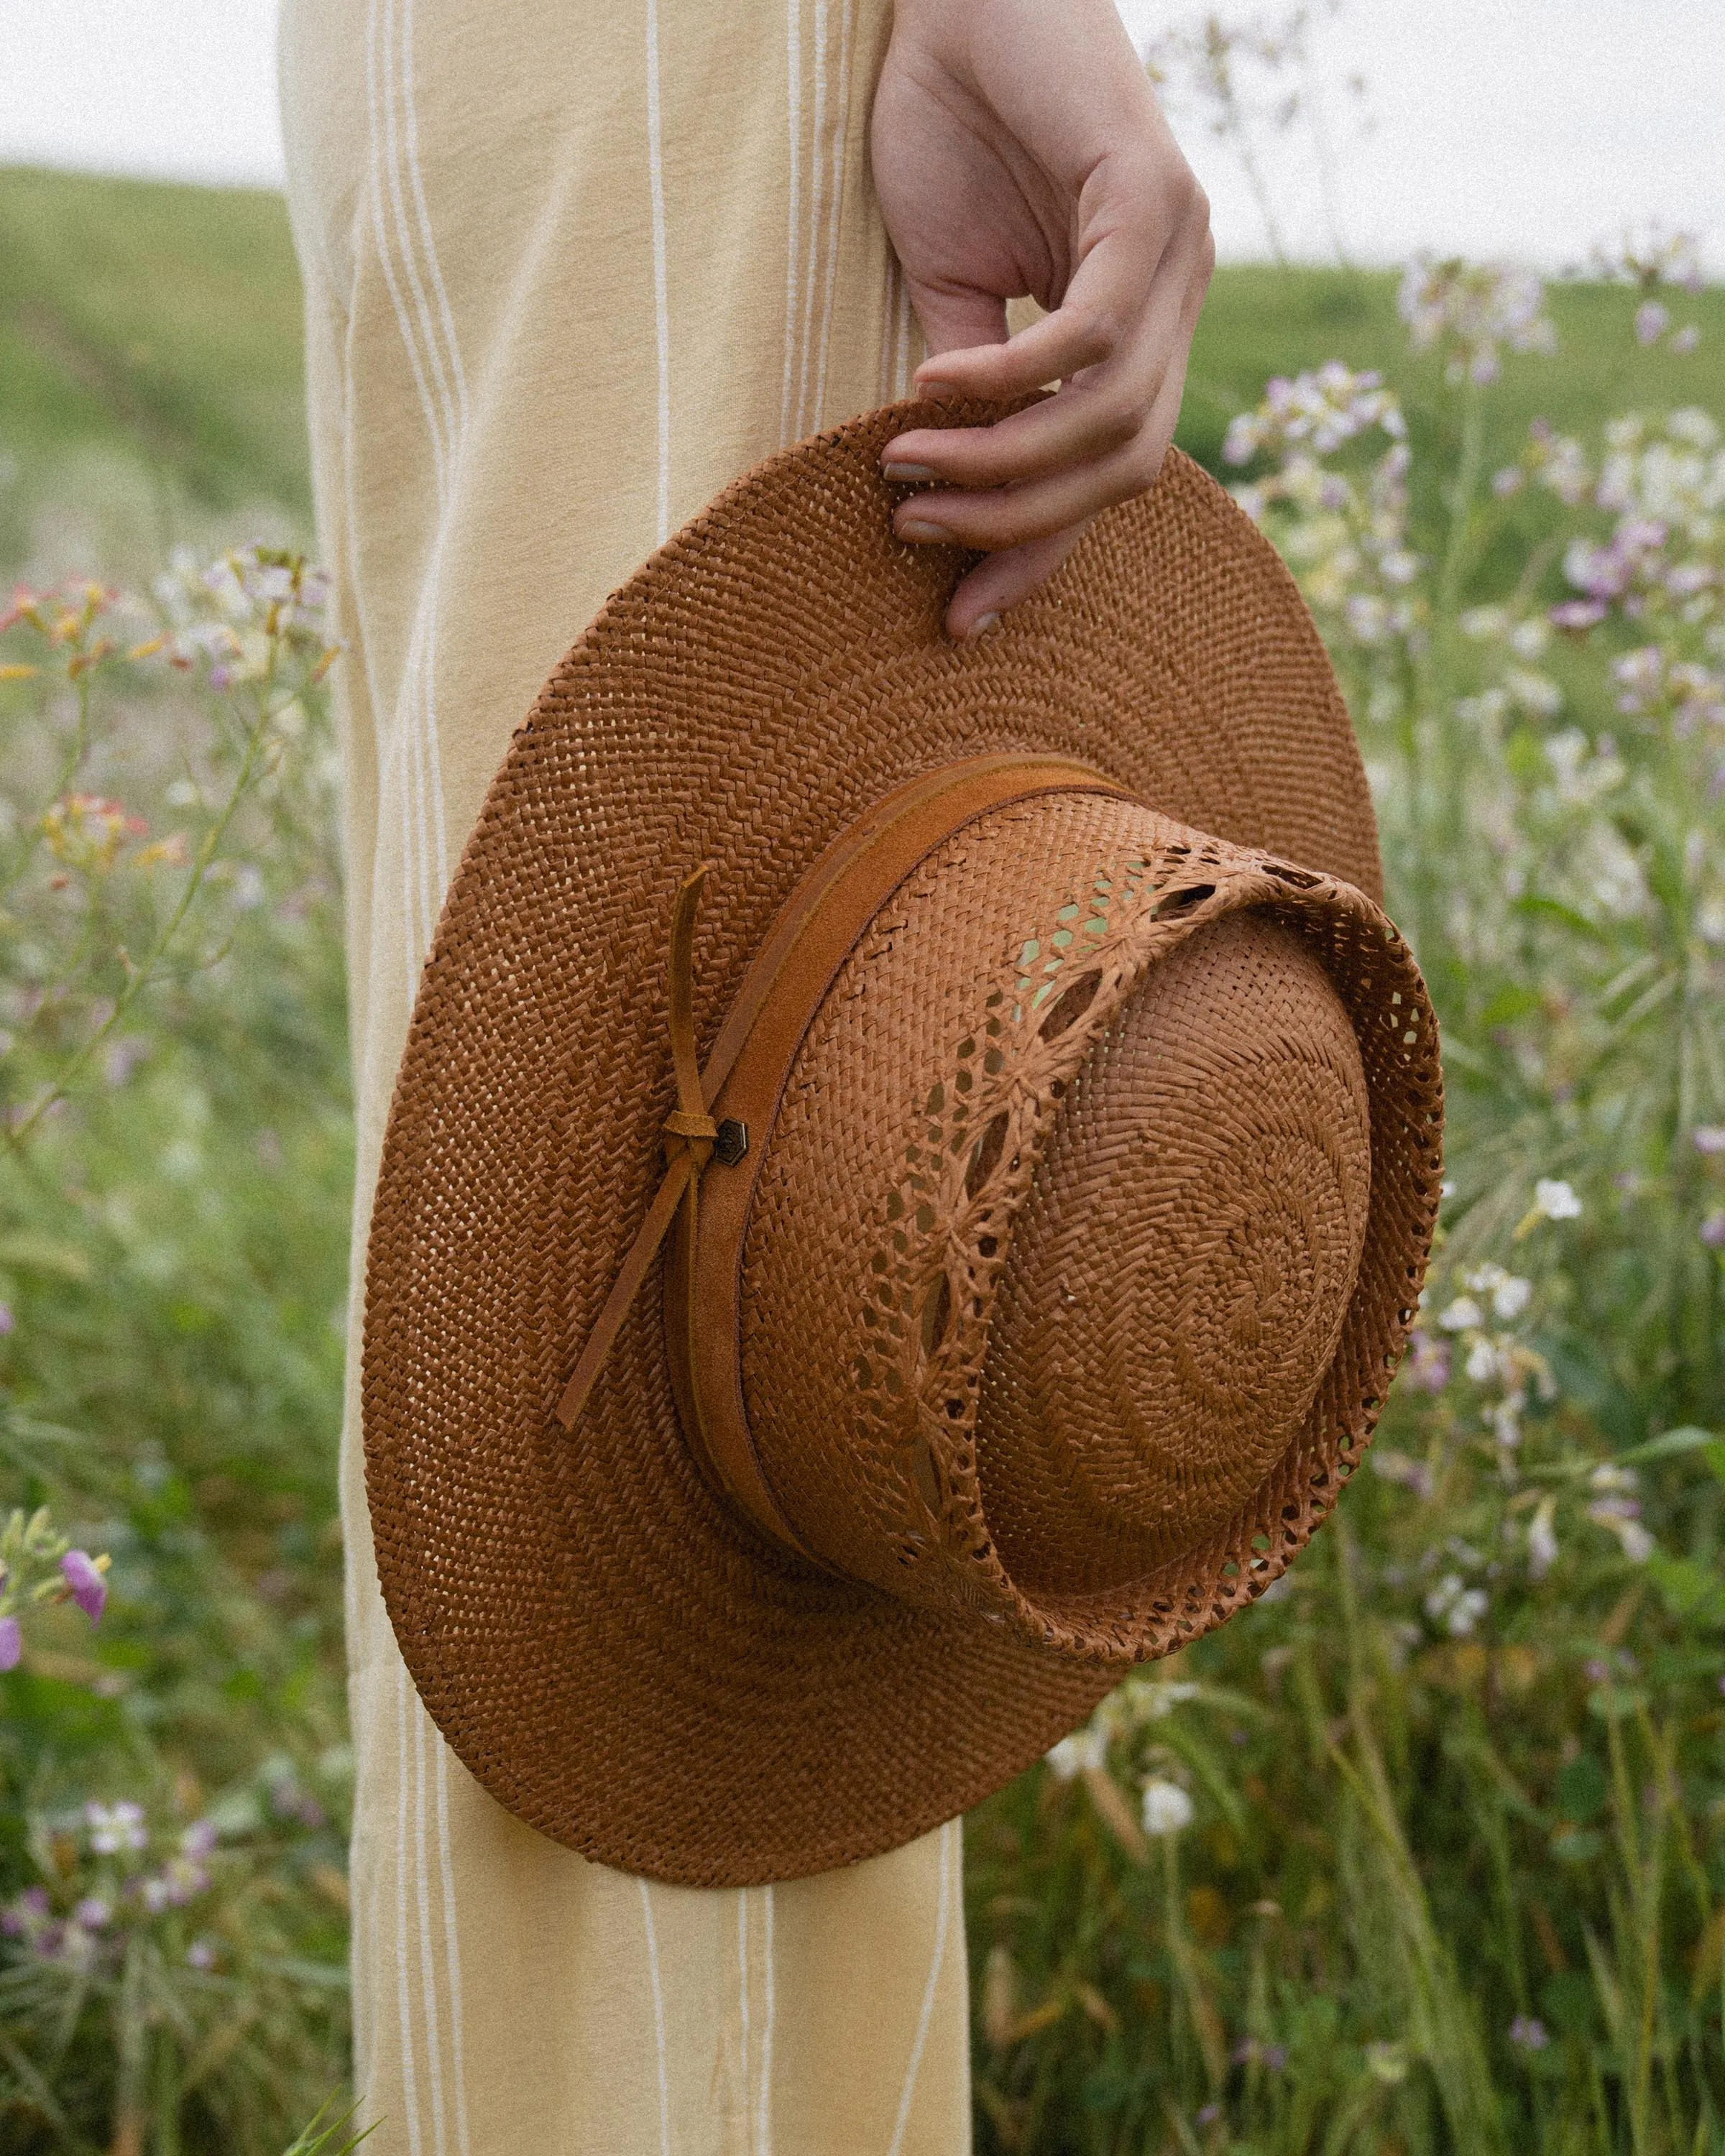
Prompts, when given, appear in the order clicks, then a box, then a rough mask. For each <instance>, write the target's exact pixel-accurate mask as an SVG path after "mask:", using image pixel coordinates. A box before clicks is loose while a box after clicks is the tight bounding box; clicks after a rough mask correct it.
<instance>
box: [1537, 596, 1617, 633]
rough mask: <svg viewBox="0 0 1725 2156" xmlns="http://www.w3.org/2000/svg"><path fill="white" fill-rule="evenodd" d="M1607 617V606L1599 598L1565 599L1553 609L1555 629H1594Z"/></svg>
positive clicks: (1552, 620) (1552, 617) (1551, 617)
mask: <svg viewBox="0 0 1725 2156" xmlns="http://www.w3.org/2000/svg"><path fill="white" fill-rule="evenodd" d="M1550 619H1551V624H1552V626H1553V629H1592V628H1594V627H1595V626H1596V625H1597V624H1599V623H1600V622H1602V621H1603V620H1604V619H1605V608H1604V605H1603V604H1602V603H1600V601H1599V600H1598V599H1565V600H1564V601H1563V603H1562V604H1561V605H1560V606H1554V607H1553V608H1552V610H1551V615H1550Z"/></svg>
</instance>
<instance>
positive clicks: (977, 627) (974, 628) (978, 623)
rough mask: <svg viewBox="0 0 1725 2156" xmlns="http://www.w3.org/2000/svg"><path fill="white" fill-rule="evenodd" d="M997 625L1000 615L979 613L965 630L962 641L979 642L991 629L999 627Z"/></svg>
mask: <svg viewBox="0 0 1725 2156" xmlns="http://www.w3.org/2000/svg"><path fill="white" fill-rule="evenodd" d="M999 626H1000V617H999V614H998V613H979V614H978V616H977V618H976V619H975V620H974V621H973V622H972V624H970V627H969V629H968V630H967V631H966V632H965V637H964V641H965V642H966V643H967V644H979V643H980V642H981V641H982V639H983V638H984V637H985V636H986V635H987V634H988V632H989V630H990V629H999Z"/></svg>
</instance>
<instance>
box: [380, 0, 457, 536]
mask: <svg viewBox="0 0 1725 2156" xmlns="http://www.w3.org/2000/svg"><path fill="white" fill-rule="evenodd" d="M400 72H401V59H400V55H399V54H398V49H397V44H396V35H395V0H383V69H382V76H383V92H384V95H383V124H384V130H385V134H384V142H385V147H386V150H387V151H388V156H387V159H386V164H387V169H388V173H389V200H390V205H391V207H392V208H393V210H394V212H395V229H396V233H397V234H398V238H399V239H400V241H401V265H402V273H403V275H404V276H405V277H406V279H407V280H408V290H409V291H410V292H411V293H412V294H413V313H414V316H415V317H416V319H417V321H418V325H419V329H420V332H421V334H422V336H424V351H425V357H426V361H427V363H428V367H429V372H430V374H431V377H432V379H433V381H434V383H435V385H436V388H437V402H438V411H439V417H440V418H441V420H442V423H443V429H444V458H445V460H446V461H447V459H448V456H449V451H450V449H451V448H452V447H453V445H454V435H455V403H454V392H453V390H452V389H451V387H450V383H449V371H448V369H447V367H445V366H444V356H443V354H442V352H440V351H439V349H438V341H437V332H436V331H435V330H434V328H433V327H432V321H431V305H430V302H429V300H428V299H427V298H426V295H425V282H424V278H423V277H422V276H421V275H420V274H419V258H418V251H417V249H415V248H414V245H413V232H412V229H411V228H410V227H409V225H408V206H407V199H406V197H405V196H404V195H403V192H402V177H401V176H402V151H401V141H400V136H399V130H400V126H401V121H400V120H399V118H398V110H397V108H398V103H399V100H400V96H401V87H400V81H399V75H400ZM444 490H445V493H447V490H448V471H447V469H446V470H445V472H444Z"/></svg>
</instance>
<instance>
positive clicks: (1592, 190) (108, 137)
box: [0, 0, 1725, 274]
mask: <svg viewBox="0 0 1725 2156" xmlns="http://www.w3.org/2000/svg"><path fill="white" fill-rule="evenodd" d="M1118 4H1119V5H1120V7H1121V9H1122V14H1123V16H1124V17H1125V18H1126V20H1127V26H1128V28H1130V29H1131V31H1132V33H1133V35H1134V37H1135V38H1136V39H1137V42H1138V43H1139V44H1140V46H1141V48H1142V46H1143V45H1144V44H1146V43H1147V41H1148V40H1149V39H1150V38H1153V37H1154V36H1155V35H1156V34H1157V33H1158V31H1160V30H1161V29H1162V28H1164V27H1167V26H1169V25H1173V24H1178V23H1183V22H1188V23H1189V22H1192V21H1194V20H1195V19H1197V18H1196V16H1195V14H1194V11H1193V10H1191V9H1190V8H1188V7H1187V6H1185V5H1184V4H1179V5H1173V6H1170V5H1166V4H1163V0H1118ZM1224 12H1226V11H1224ZM1312 12H1313V14H1314V16H1315V17H1316V18H1317V21H1316V23H1315V27H1314V32H1313V40H1314V49H1315V50H1316V52H1317V55H1318V60H1319V69H1318V79H1319V80H1320V82H1321V84H1322V85H1323V95H1324V104H1325V106H1326V111H1327V122H1328V128H1329V133H1330V137H1331V142H1332V154H1331V156H1330V158H1329V161H1328V163H1329V179H1330V182H1331V186H1330V193H1331V194H1332V198H1333V208H1334V218H1333V222H1334V223H1335V224H1336V226H1337V227H1338V228H1339V236H1340V238H1341V239H1342V240H1343V244H1344V245H1345V248H1346V251H1347V253H1348V256H1349V258H1350V259H1353V260H1357V261H1359V262H1361V263H1364V264H1389V263H1394V262H1399V261H1402V260H1404V259H1406V258H1407V257H1408V256H1409V255H1410V254H1414V253H1416V252H1420V251H1422V250H1430V251H1433V252H1435V253H1439V254H1470V255H1474V256H1478V257H1490V258H1502V259H1516V260H1519V261H1522V262H1526V263H1528V264H1532V266H1535V267H1538V268H1540V269H1545V270H1556V269H1564V268H1568V267H1571V266H1573V265H1574V264H1578V263H1579V262H1582V261H1584V259H1585V258H1586V256H1587V254H1588V251H1589V247H1590V246H1591V244H1593V243H1594V242H1595V241H1598V240H1604V239H1610V238H1611V237H1613V236H1615V234H1619V233H1620V231H1621V230H1622V229H1623V228H1625V226H1626V225H1630V224H1635V223H1643V222H1645V220H1647V219H1648V218H1658V219H1660V220H1661V222H1663V223H1665V224H1666V225H1667V226H1671V227H1674V228H1679V229H1686V230H1690V231H1694V232H1697V233H1698V234H1700V235H1701V237H1702V241H1703V245H1704V252H1705V254H1706V257H1707V259H1708V261H1709V266H1710V269H1711V270H1712V273H1713V274H1717V272H1718V269H1719V267H1720V264H1721V261H1722V259H1725V152H1722V151H1721V149H1720V147H1719V141H1718V136H1717V115H1720V114H1721V113H1725V6H1722V5H1721V4H1720V0H1634V4H1633V5H1632V6H1625V5H1624V4H1623V0H1540V4H1539V5H1538V7H1537V8H1512V7H1507V6H1505V5H1504V4H1503V0H1346V3H1345V5H1344V7H1343V9H1342V11H1341V12H1340V13H1338V14H1336V15H1331V14H1330V13H1328V12H1327V10H1326V9H1324V8H1314V9H1313V11H1312ZM44 17H45V18H46V20H45V21H44ZM0 50H4V51H5V53H6V54H7V64H6V68H5V69H4V71H3V73H0V164H6V165H43V166H49V167H59V168H62V169H70V170H77V171H85V172H112V173H117V174H126V175H129V176H134V177H146V178H162V179H178V180H190V181H194V182H203V183H204V184H208V185H216V186H222V185H240V186H257V187H280V184H281V180H282V164H281V139H280V126H279V124H278V121H277V117H276V110H275V0H50V5H49V8H46V9H45V10H44V8H43V6H42V0H0ZM1354 70H1358V72H1359V73H1360V74H1363V76H1364V77H1365V79H1366V82H1367V85H1368V92H1367V96H1366V99H1365V100H1364V103H1363V107H1361V108H1359V109H1360V110H1363V111H1364V112H1365V113H1367V114H1368V115H1370V117H1371V119H1372V121H1373V128H1372V131H1371V132H1369V133H1368V134H1363V133H1362V132H1361V131H1360V130H1359V126H1358V113H1357V111H1356V110H1355V109H1354V105H1353V100H1351V99H1350V98H1348V96H1347V95H1346V94H1345V92H1343V90H1342V89H1341V87H1340V85H1342V83H1343V80H1344V78H1345V76H1346V75H1347V74H1349V73H1351V72H1353V71H1354ZM1170 102H1171V110H1172V116H1173V119H1174V121H1175V125H1176V129H1177V131H1178V133H1179V135H1180V138H1181V141H1182V143H1183V146H1184V148H1185V150H1186V152H1187V155H1188V156H1189V157H1190V158H1191V159H1192V162H1193V163H1194V167H1196V168H1197V170H1198V172H1199V177H1200V179H1201V180H1202V181H1203V182H1204V186H1205V187H1206V189H1207V190H1208V191H1209V195H1210V198H1211V204H1212V214H1213V221H1214V228H1215V232H1216V236H1217V245H1218V251H1219V254H1221V256H1222V258H1223V259H1224V260H1261V259H1266V256H1267V255H1268V253H1269V247H1268V244H1267V239H1266V231H1265V227H1264V223H1263V219H1262V217H1261V215H1260V211H1259V208H1258V207H1257V205H1256V203H1255V201H1254V199H1253V196H1252V192H1251V189H1250V186H1249V185H1248V184H1247V182H1246V180H1245V176H1244V175H1243V173H1242V172H1241V171H1240V167H1239V165H1238V162H1237V160H1236V159H1235V157H1233V155H1232V153H1231V152H1230V150H1229V149H1228V147H1227V146H1226V145H1225V144H1224V143H1223V142H1221V141H1219V140H1218V139H1217V138H1216V137H1215V136H1214V135H1213V134H1212V133H1211V132H1210V131H1209V129H1208V127H1207V126H1205V125H1204V119H1203V117H1202V115H1200V114H1199V113H1198V112H1196V111H1195V110H1192V109H1189V107H1188V106H1187V105H1185V104H1184V103H1183V100H1179V99H1178V97H1177V96H1173V97H1171V100H1170ZM1265 165H1266V175H1267V177H1268V179H1269V182H1270V186H1271V193H1272V194H1273V196H1274V198H1275V202H1276V216H1277V219H1278V223H1280V224H1281V227H1282V232H1283V237H1284V239H1285V242H1286V249H1287V252H1288V254H1289V255H1290V256H1291V258H1292V259H1296V260H1308V261H1309V260H1325V259H1334V254H1335V246H1334V239H1333V236H1332V232H1331V229H1330V226H1331V223H1332V218H1331V217H1330V216H1329V214H1328V213H1327V210H1326V206H1325V202H1324V194H1325V187H1324V185H1323V175H1322V173H1321V172H1320V170H1319V162H1318V160H1317V157H1316V156H1315V155H1314V153H1313V151H1312V145H1311V141H1310V137H1309V136H1307V134H1306V133H1305V132H1304V131H1302V130H1301V129H1297V128H1296V130H1295V131H1293V132H1292V133H1291V135H1290V136H1289V137H1287V138H1286V139H1285V140H1280V141H1271V143H1270V144H1269V145H1268V146H1267V148H1266V157H1265Z"/></svg>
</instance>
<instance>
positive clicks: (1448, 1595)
mask: <svg viewBox="0 0 1725 2156" xmlns="http://www.w3.org/2000/svg"><path fill="white" fill-rule="evenodd" d="M1490 1608H1491V1598H1490V1596H1489V1595H1487V1594H1486V1592H1485V1590H1484V1589H1483V1588H1479V1587H1470V1586H1469V1585H1468V1584H1467V1583H1466V1580H1465V1579H1463V1578H1462V1577H1461V1573H1459V1572H1450V1573H1445V1575H1444V1577H1443V1578H1441V1579H1440V1581H1439V1582H1438V1584H1437V1585H1436V1586H1435V1587H1434V1588H1433V1589H1432V1590H1431V1592H1430V1594H1428V1595H1427V1596H1426V1598H1425V1614H1426V1615H1427V1616H1428V1617H1430V1619H1431V1620H1432V1622H1433V1623H1434V1624H1436V1625H1442V1626H1443V1627H1444V1629H1445V1631H1447V1632H1448V1633H1449V1635H1450V1637H1451V1639H1455V1640H1465V1639H1466V1637H1467V1636H1468V1635H1469V1634H1470V1633H1471V1631H1472V1630H1474V1628H1475V1627H1476V1625H1478V1623H1479V1621H1480V1620H1481V1617H1483V1616H1484V1615H1485V1614H1486V1610H1487V1609H1490Z"/></svg>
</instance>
